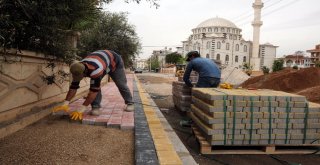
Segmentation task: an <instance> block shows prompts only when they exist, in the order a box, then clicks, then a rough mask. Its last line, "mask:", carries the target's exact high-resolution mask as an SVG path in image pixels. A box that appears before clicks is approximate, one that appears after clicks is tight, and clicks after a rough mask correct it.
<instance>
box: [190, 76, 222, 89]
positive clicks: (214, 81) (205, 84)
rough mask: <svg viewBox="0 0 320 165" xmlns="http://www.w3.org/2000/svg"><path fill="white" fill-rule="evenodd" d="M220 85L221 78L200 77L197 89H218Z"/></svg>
mask: <svg viewBox="0 0 320 165" xmlns="http://www.w3.org/2000/svg"><path fill="white" fill-rule="evenodd" d="M219 84H220V78H215V77H199V79H198V82H197V84H196V87H199V88H210V87H212V88H216V87H218V85H219Z"/></svg>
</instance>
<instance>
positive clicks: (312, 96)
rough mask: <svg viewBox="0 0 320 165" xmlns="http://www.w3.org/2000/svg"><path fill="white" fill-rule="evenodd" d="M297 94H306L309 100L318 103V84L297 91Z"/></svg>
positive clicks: (319, 94)
mask: <svg viewBox="0 0 320 165" xmlns="http://www.w3.org/2000/svg"><path fill="white" fill-rule="evenodd" d="M297 94H299V95H303V96H306V97H307V99H308V100H309V101H312V102H316V103H320V85H319V86H316V87H312V88H307V89H305V90H302V91H299V92H298V93H297Z"/></svg>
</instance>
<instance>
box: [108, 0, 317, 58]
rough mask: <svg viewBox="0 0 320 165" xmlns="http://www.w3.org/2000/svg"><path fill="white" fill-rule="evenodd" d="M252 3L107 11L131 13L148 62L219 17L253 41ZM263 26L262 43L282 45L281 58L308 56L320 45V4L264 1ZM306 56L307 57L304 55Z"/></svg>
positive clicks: (185, 3)
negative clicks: (296, 54)
mask: <svg viewBox="0 0 320 165" xmlns="http://www.w3.org/2000/svg"><path fill="white" fill-rule="evenodd" d="M253 2H254V0H223V1H222V0H160V1H159V2H158V3H159V5H160V7H159V8H156V7H155V6H152V5H151V4H150V3H148V2H147V1H146V0H142V1H141V2H140V4H136V3H134V2H130V3H125V2H124V0H114V2H112V3H111V4H107V5H106V6H105V7H104V9H105V10H107V11H111V12H127V13H128V22H129V23H130V24H132V25H134V26H135V29H136V32H137V34H138V37H139V38H140V41H141V43H142V52H141V53H140V54H139V58H142V59H143V58H148V57H149V56H150V55H151V54H152V51H153V50H161V49H164V48H165V47H167V48H172V49H173V50H174V51H175V50H176V47H177V46H182V42H181V41H185V40H187V38H188V37H189V36H190V35H191V34H192V31H191V30H192V29H193V28H196V27H197V26H198V25H199V24H200V23H201V22H203V21H205V20H207V19H210V18H214V17H220V18H225V19H227V20H229V21H231V22H233V23H235V25H236V26H237V27H239V28H240V29H242V36H243V38H244V39H245V40H251V41H252V36H253V28H252V25H251V22H252V20H253V8H252V3H253ZM262 2H263V3H264V7H263V8H262V21H263V25H262V26H261V29H260V43H267V42H268V43H271V44H273V45H276V46H279V47H278V48H277V57H281V56H283V55H289V54H293V53H294V52H296V51H298V50H302V51H306V50H309V49H313V48H314V47H315V45H316V44H320V30H319V29H320V18H319V16H320V7H319V6H320V0H262ZM306 55H308V53H306Z"/></svg>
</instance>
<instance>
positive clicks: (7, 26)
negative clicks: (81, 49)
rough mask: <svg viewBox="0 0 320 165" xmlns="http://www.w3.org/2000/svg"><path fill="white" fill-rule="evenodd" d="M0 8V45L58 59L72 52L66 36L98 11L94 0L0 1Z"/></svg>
mask: <svg viewBox="0 0 320 165" xmlns="http://www.w3.org/2000/svg"><path fill="white" fill-rule="evenodd" d="M0 11H1V12H0V44H1V47H3V48H5V49H6V48H15V49H18V50H21V49H26V50H32V51H40V52H42V53H45V54H50V55H53V56H55V57H58V58H62V59H67V58H72V55H73V54H74V53H73V51H74V50H72V46H71V44H70V42H69V41H70V40H69V39H70V36H72V35H73V34H74V32H75V31H78V30H82V29H84V28H86V27H88V25H90V24H91V22H92V21H94V18H95V17H96V14H97V13H98V9H97V7H96V1H95V0H83V1H78V0H69V1H58V0H52V1H42V0H26V1H20V0H2V1H0ZM13 13H14V14H13ZM4 51H5V50H4Z"/></svg>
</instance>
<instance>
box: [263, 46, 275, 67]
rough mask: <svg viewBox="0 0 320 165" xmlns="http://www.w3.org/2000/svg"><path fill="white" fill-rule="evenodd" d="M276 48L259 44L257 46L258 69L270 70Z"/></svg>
mask: <svg viewBox="0 0 320 165" xmlns="http://www.w3.org/2000/svg"><path fill="white" fill-rule="evenodd" d="M277 47H278V46H274V45H272V44H270V43H265V44H261V45H260V46H259V58H260V67H263V66H266V67H267V68H269V69H271V68H272V65H273V61H274V60H275V59H276V54H277V52H276V51H277Z"/></svg>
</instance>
